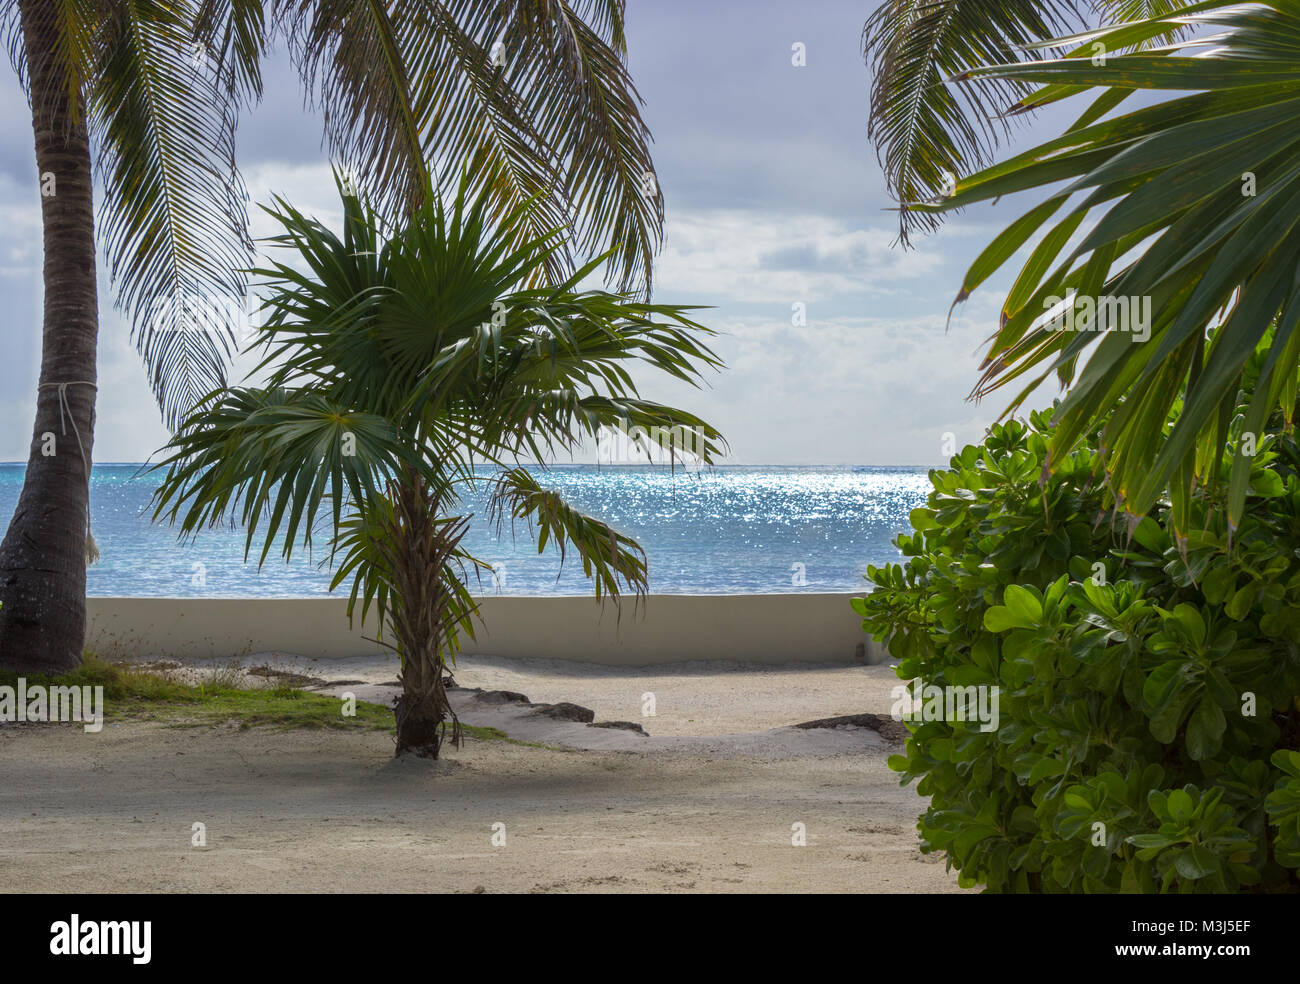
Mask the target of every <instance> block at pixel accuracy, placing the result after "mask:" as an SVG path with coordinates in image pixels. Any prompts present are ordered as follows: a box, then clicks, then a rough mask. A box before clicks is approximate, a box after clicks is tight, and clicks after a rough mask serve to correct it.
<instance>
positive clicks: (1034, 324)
mask: <svg viewBox="0 0 1300 984" xmlns="http://www.w3.org/2000/svg"><path fill="white" fill-rule="evenodd" d="M1192 26H1196V27H1199V28H1201V29H1202V33H1198V34H1196V35H1195V36H1193V37H1192V38H1190V39H1186V40H1183V41H1176V42H1173V43H1171V44H1167V45H1165V46H1162V47H1160V48H1157V49H1155V50H1149V51H1140V52H1132V53H1126V54H1120V55H1117V56H1113V57H1109V58H1107V59H1106V60H1105V63H1104V64H1094V61H1093V59H1091V58H1089V57H1087V54H1088V53H1089V52H1090V51H1093V50H1095V49H1096V46H1097V45H1102V46H1104V47H1105V49H1106V50H1109V51H1112V52H1115V51H1123V50H1124V49H1125V48H1126V47H1128V46H1131V45H1132V44H1134V43H1135V42H1138V41H1141V40H1144V39H1149V38H1153V37H1159V36H1164V35H1167V34H1168V32H1169V31H1170V30H1171V29H1176V28H1186V27H1192ZM1204 32H1209V33H1204ZM1054 44H1055V45H1057V46H1060V47H1062V48H1066V49H1069V52H1068V54H1066V55H1065V56H1062V57H1054V58H1048V59H1044V60H1042V61H1031V62H1023V63H1019V64H1015V65H1011V64H1007V65H999V66H989V67H985V68H980V69H974V70H972V71H971V72H970V73H969V74H970V75H971V76H973V77H984V76H995V77H1006V78H1011V79H1015V80H1017V81H1020V82H1025V83H1040V84H1042V88H1041V89H1039V90H1037V92H1036V94H1035V95H1034V97H1033V99H1034V101H1035V103H1036V104H1038V105H1045V104H1047V103H1049V102H1051V101H1054V100H1057V99H1061V98H1064V97H1065V96H1068V95H1071V94H1074V93H1077V92H1080V91H1086V90H1088V89H1092V88H1101V89H1102V94H1101V95H1100V96H1099V97H1098V99H1097V103H1098V104H1100V105H1101V106H1106V105H1110V104H1113V103H1114V102H1115V101H1116V100H1117V98H1118V96H1119V95H1122V94H1124V93H1128V92H1131V91H1134V90H1138V89H1151V90H1165V91H1176V92H1189V93H1190V94H1188V95H1180V96H1178V97H1176V98H1170V99H1167V100H1165V101H1163V102H1160V103H1158V104H1156V105H1154V106H1151V107H1148V108H1145V109H1140V110H1137V111H1135V112H1130V113H1127V114H1124V115H1121V116H1118V117H1115V118H1111V119H1102V117H1101V114H1099V113H1091V114H1089V115H1090V117H1091V118H1090V119H1087V120H1085V121H1084V122H1083V124H1082V125H1078V126H1075V127H1073V128H1072V129H1071V130H1069V131H1068V132H1067V133H1065V134H1064V135H1063V136H1061V137H1059V138H1057V139H1055V140H1052V141H1049V142H1047V143H1044V144H1042V145H1040V146H1038V147H1035V148H1033V149H1031V150H1028V151H1026V152H1024V153H1022V154H1019V155H1017V156H1015V157H1013V158H1011V159H1010V160H1008V161H1006V162H1004V163H1001V164H998V165H995V166H992V167H989V168H987V169H984V170H982V171H979V172H977V173H975V174H973V175H970V176H969V177H966V178H963V179H962V180H961V181H959V182H958V183H957V186H956V189H955V194H954V195H953V197H952V198H951V199H949V200H946V201H943V202H938V203H931V204H920V205H919V206H918V207H919V208H921V209H922V210H925V211H939V210H945V209H948V208H953V207H960V206H962V205H965V204H969V203H972V202H977V201H983V200H988V199H991V198H995V197H999V196H1002V195H1006V194H1011V193H1014V192H1018V191H1025V190H1031V189H1050V191H1049V192H1048V194H1047V197H1046V198H1045V200H1044V201H1042V202H1041V203H1040V204H1038V205H1036V206H1035V207H1034V208H1032V209H1031V210H1030V211H1029V212H1028V213H1027V214H1025V215H1024V216H1023V217H1022V218H1020V219H1018V220H1017V221H1016V222H1015V223H1013V224H1012V225H1010V226H1009V227H1008V228H1007V230H1006V231H1005V232H1004V233H1002V234H1001V235H1000V236H999V237H998V238H997V239H996V240H995V241H994V242H993V243H992V244H991V245H990V246H989V247H988V248H987V249H986V250H985V251H984V252H983V253H982V254H981V256H980V257H979V258H977V259H976V261H975V263H974V264H973V265H972V267H971V269H970V271H969V272H968V273H967V275H966V280H965V283H964V284H963V286H962V289H961V291H960V293H959V295H958V300H963V299H964V298H965V297H967V296H969V295H970V293H971V292H972V291H973V290H975V289H976V288H977V287H978V286H979V285H980V284H981V283H983V282H984V281H985V280H986V279H987V278H988V277H989V275H990V274H992V273H993V272H994V271H995V270H997V269H998V268H1000V267H1001V266H1002V265H1004V264H1005V263H1006V262H1007V261H1008V260H1010V259H1011V257H1012V256H1013V255H1014V254H1015V253H1016V252H1017V251H1018V250H1019V248H1020V247H1021V246H1022V245H1025V244H1026V243H1027V242H1028V241H1029V240H1030V237H1031V236H1034V235H1035V234H1039V239H1038V242H1037V244H1036V245H1035V246H1034V248H1033V249H1032V250H1031V251H1030V254H1029V257H1028V259H1027V260H1026V261H1025V263H1024V265H1023V268H1022V270H1021V272H1020V274H1019V276H1018V278H1017V280H1016V283H1015V285H1014V287H1013V288H1012V290H1011V293H1010V294H1009V295H1008V297H1007V300H1006V302H1005V305H1004V308H1003V311H1002V319H1001V321H1002V323H1001V326H1000V328H999V330H998V331H997V332H996V334H995V335H994V337H993V339H992V341H991V344H990V346H989V349H988V352H987V355H986V357H985V361H984V369H985V375H984V378H983V380H982V382H981V384H980V386H979V388H978V389H977V391H976V393H977V395H982V394H984V393H988V392H990V391H992V390H994V389H995V388H998V387H1001V386H1005V385H1008V384H1010V383H1012V382H1013V381H1017V380H1019V383H1018V384H1017V385H1018V386H1022V388H1020V389H1018V390H1017V391H1016V396H1015V397H1014V398H1013V402H1012V408H1014V407H1016V406H1019V405H1021V403H1022V402H1023V401H1024V400H1025V399H1026V398H1027V397H1028V395H1029V394H1030V393H1031V392H1032V391H1033V390H1034V389H1035V388H1036V387H1037V386H1038V385H1039V384H1040V383H1041V382H1042V381H1044V380H1046V379H1048V378H1050V376H1052V375H1053V374H1055V375H1056V376H1057V377H1058V379H1059V381H1060V383H1061V385H1062V386H1066V387H1068V389H1069V392H1068V393H1067V395H1066V397H1065V399H1064V401H1063V402H1062V405H1061V408H1060V410H1059V411H1058V419H1059V420H1060V427H1059V430H1058V432H1057V434H1056V436H1055V438H1054V446H1053V456H1054V460H1059V458H1060V456H1061V455H1062V454H1064V453H1066V448H1067V447H1072V446H1073V445H1074V442H1075V441H1076V440H1077V439H1078V437H1079V436H1080V435H1082V434H1085V433H1089V432H1096V431H1097V430H1100V431H1101V435H1102V449H1103V456H1104V461H1103V464H1104V466H1105V470H1106V472H1107V475H1108V479H1109V482H1110V485H1111V489H1112V492H1113V494H1114V497H1115V499H1116V500H1117V501H1118V502H1120V503H1122V504H1123V506H1124V508H1125V509H1127V510H1128V511H1129V512H1130V513H1131V514H1133V515H1134V516H1141V515H1143V514H1144V513H1145V512H1146V511H1147V510H1148V509H1149V508H1150V506H1151V505H1152V503H1153V502H1154V501H1155V500H1156V498H1157V497H1159V496H1161V495H1163V494H1165V492H1166V490H1167V491H1168V494H1169V496H1170V497H1171V500H1172V503H1173V506H1174V516H1175V521H1176V524H1177V528H1178V531H1179V533H1180V535H1183V534H1186V532H1187V530H1188V523H1189V520H1190V515H1191V506H1190V503H1191V497H1192V495H1193V493H1194V492H1195V490H1197V489H1205V488H1206V486H1213V476H1214V474H1215V463H1217V462H1218V461H1219V460H1221V458H1222V455H1223V454H1224V452H1225V451H1229V450H1230V451H1231V452H1232V454H1233V462H1234V463H1233V468H1232V471H1231V475H1230V478H1229V480H1228V482H1227V486H1226V488H1218V487H1211V488H1209V489H1208V491H1209V494H1211V496H1212V497H1213V498H1214V499H1215V501H1216V502H1218V503H1219V504H1220V505H1221V506H1222V507H1223V508H1226V510H1227V515H1228V520H1229V523H1230V524H1231V525H1232V526H1233V527H1234V528H1235V526H1236V523H1237V522H1238V520H1239V519H1240V517H1241V514H1242V508H1243V504H1244V502H1245V499H1246V496H1247V495H1248V494H1249V491H1250V489H1249V479H1250V471H1251V469H1250V459H1251V458H1252V457H1253V456H1254V455H1255V454H1257V453H1258V452H1259V450H1261V446H1262V445H1261V443H1260V440H1261V439H1260V437H1259V436H1260V435H1261V433H1262V431H1263V429H1264V428H1263V424H1264V421H1265V420H1266V418H1267V417H1268V415H1269V414H1270V413H1271V412H1272V411H1273V410H1274V409H1276V408H1279V407H1280V408H1281V409H1282V410H1283V411H1284V413H1285V415H1286V419H1287V420H1288V421H1289V420H1290V419H1291V418H1292V416H1293V414H1294V409H1295V401H1296V388H1297V367H1298V366H1300V237H1297V235H1296V227H1297V225H1300V136H1298V135H1297V134H1296V132H1295V126H1294V121H1295V118H1296V114H1297V112H1300V5H1297V4H1296V3H1294V2H1292V0H1265V2H1264V3H1260V4H1252V5H1249V6H1242V5H1241V4H1233V3H1229V2H1228V0H1210V2H1204V3H1197V4H1194V5H1189V6H1187V7H1185V8H1184V9H1183V10H1182V11H1181V12H1180V13H1177V14H1166V15H1162V16H1158V17H1153V18H1148V19H1146V20H1143V21H1139V22H1136V23H1133V24H1128V25H1122V26H1113V27H1110V28H1104V29H1100V30H1097V31H1092V32H1088V33H1085V34H1081V35H1077V36H1073V37H1066V38H1061V39H1058V40H1057V41H1055V42H1054ZM1131 299H1139V300H1142V301H1144V302H1147V301H1149V303H1150V307H1151V313H1152V316H1151V323H1150V325H1149V326H1148V327H1147V328H1146V329H1144V331H1143V332H1142V335H1137V334H1134V333H1133V332H1132V331H1131V330H1130V331H1124V330H1123V329H1124V328H1125V327H1126V325H1125V323H1124V322H1123V321H1122V316H1123V315H1124V313H1125V311H1126V308H1131V307H1132V305H1131V304H1130V303H1127V302H1129V301H1130V300H1131ZM1076 300H1077V301H1091V302H1093V303H1092V304H1091V308H1092V310H1089V307H1090V306H1089V305H1088V304H1076ZM1061 303H1066V304H1069V305H1074V306H1075V307H1082V310H1081V311H1080V313H1079V315H1077V316H1076V317H1075V322H1076V323H1075V325H1074V330H1073V331H1061V330H1059V329H1060V327H1061V323H1060V315H1061V307H1060V305H1061ZM1270 328H1272V329H1273V330H1272V331H1270ZM1148 333H1149V337H1143V336H1147V335H1148ZM1257 350H1258V351H1259V352H1260V354H1261V355H1262V357H1263V369H1262V372H1261V376H1260V380H1259V382H1258V383H1257V385H1256V388H1255V390H1254V396H1253V398H1252V400H1251V402H1250V404H1249V408H1248V410H1247V412H1246V413H1245V414H1244V415H1241V416H1237V415H1235V412H1234V408H1235V407H1236V406H1237V400H1238V395H1239V391H1240V389H1241V382H1242V373H1243V370H1244V369H1245V367H1246V365H1247V363H1248V362H1249V361H1250V360H1251V358H1252V357H1254V356H1255V355H1256V352H1257ZM1022 384H1023V385H1022ZM1108 414H1109V418H1108V419H1107V415H1108ZM1103 421H1104V429H1103V428H1102V424H1103ZM1171 422H1172V427H1169V428H1168V433H1167V435H1166V429H1167V425H1168V424H1170V423H1171Z"/></svg>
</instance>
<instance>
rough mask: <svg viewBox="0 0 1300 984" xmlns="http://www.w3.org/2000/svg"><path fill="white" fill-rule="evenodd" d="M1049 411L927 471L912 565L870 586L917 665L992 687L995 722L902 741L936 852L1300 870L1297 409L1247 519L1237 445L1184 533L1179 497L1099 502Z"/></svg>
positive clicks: (1106, 873)
mask: <svg viewBox="0 0 1300 984" xmlns="http://www.w3.org/2000/svg"><path fill="white" fill-rule="evenodd" d="M1050 416H1051V411H1050V410H1049V411H1044V412H1042V413H1035V414H1032V415H1031V416H1030V418H1029V420H1028V421H1027V422H1022V421H1019V420H1012V421H1008V422H1007V423H1004V424H1001V425H999V426H995V427H994V428H993V429H992V430H991V431H990V433H989V435H988V437H987V439H986V440H985V442H984V443H983V444H982V445H979V446H969V447H966V448H964V449H963V450H962V451H961V453H960V454H958V455H957V456H956V457H954V458H953V459H952V461H951V465H950V467H949V468H948V469H947V470H939V471H933V472H931V475H930V479H931V482H932V484H933V486H934V491H933V492H932V493H931V494H930V496H929V497H928V499H927V502H926V504H925V506H923V507H922V508H919V509H916V510H915V511H914V512H913V513H912V514H911V522H912V526H913V532H912V533H911V534H908V535H903V536H900V537H899V538H898V540H897V541H896V543H897V545H898V546H899V548H900V549H901V551H902V552H903V554H904V556H905V558H906V562H905V563H902V564H890V565H887V566H884V567H871V568H869V570H868V580H870V581H871V582H873V584H874V585H875V590H874V591H873V592H872V593H871V594H869V595H868V596H867V597H865V598H860V599H855V601H854V607H855V609H856V610H857V611H858V612H859V613H860V614H861V615H862V616H863V617H864V622H863V624H864V627H865V628H866V630H867V631H868V632H869V633H871V634H872V635H873V636H874V637H875V638H876V639H878V640H880V641H883V642H886V643H887V645H888V648H889V652H890V653H891V655H892V656H893V657H895V658H896V659H897V660H898V670H897V672H898V676H899V677H900V678H902V679H903V680H907V681H912V680H916V679H920V680H921V681H923V682H924V683H925V684H927V685H929V684H937V685H939V686H951V687H970V686H981V685H982V686H989V687H992V686H996V687H998V688H999V699H1000V708H1001V715H1000V726H999V727H998V728H997V729H996V730H995V731H990V732H981V731H980V730H979V729H980V725H979V724H978V723H976V722H974V721H968V722H963V721H954V720H937V721H936V720H920V719H919V716H913V718H912V719H911V721H910V723H909V728H910V730H911V731H912V736H911V738H910V739H909V740H908V742H907V746H906V753H905V754H903V755H895V756H893V757H891V759H890V766H891V767H892V768H893V769H895V770H896V771H898V772H900V773H902V781H903V782H904V783H907V782H910V781H912V780H914V779H918V780H919V782H918V783H917V786H916V789H917V792H918V793H920V794H922V795H923V796H927V797H929V805H928V808H927V809H926V810H925V812H924V813H923V814H922V816H921V817H920V820H919V822H918V825H917V826H918V830H919V832H920V835H921V841H922V844H921V849H922V851H924V852H927V853H928V852H932V851H941V852H944V853H945V854H946V856H947V861H948V864H949V866H950V868H955V869H956V870H957V871H958V872H959V877H960V881H961V883H962V884H963V885H964V886H967V887H972V886H976V885H982V886H984V887H985V889H986V890H988V891H994V892H1009V891H1011V892H1119V891H1123V892H1156V891H1171V892H1225V891H1227V892H1235V891H1266V892H1272V891H1297V890H1300V878H1298V877H1297V869H1298V868H1300V752H1298V751H1297V750H1296V749H1297V748H1298V747H1300V703H1298V701H1297V696H1296V695H1297V694H1300V478H1298V474H1297V473H1298V472H1300V450H1298V449H1297V446H1296V443H1295V441H1294V439H1293V435H1292V433H1291V428H1290V426H1284V424H1285V423H1286V422H1285V421H1284V419H1283V417H1282V415H1281V413H1277V414H1275V417H1274V420H1273V421H1272V424H1273V425H1274V426H1271V428H1270V431H1269V433H1268V434H1267V435H1264V436H1262V438H1261V440H1260V442H1259V449H1258V453H1257V455H1256V456H1255V458H1254V459H1253V460H1252V462H1251V468H1252V471H1251V476H1250V494H1249V496H1248V499H1247V507H1246V512H1245V514H1244V516H1243V517H1242V520H1241V522H1240V524H1239V527H1238V528H1237V529H1236V530H1235V531H1230V530H1229V527H1228V522H1227V518H1226V512H1225V510H1224V509H1222V508H1214V507H1215V506H1217V505H1220V503H1218V502H1216V497H1219V496H1221V495H1222V493H1221V491H1220V486H1226V485H1227V477H1228V470H1229V469H1228V458H1227V457H1226V456H1225V457H1224V464H1223V468H1222V479H1223V480H1222V481H1221V482H1209V483H1207V484H1206V487H1205V488H1203V489H1202V491H1201V492H1200V493H1199V495H1198V497H1197V499H1196V501H1195V502H1194V504H1193V519H1194V522H1193V523H1192V524H1191V525H1190V527H1189V531H1188V532H1187V533H1186V535H1185V537H1183V538H1180V537H1178V536H1176V535H1175V532H1174V527H1173V522H1172V519H1171V515H1170V506H1169V505H1168V504H1167V503H1165V504H1162V505H1157V506H1156V507H1155V508H1154V509H1153V510H1152V511H1151V512H1150V513H1149V514H1148V515H1146V516H1145V517H1142V518H1141V520H1140V521H1138V522H1136V523H1134V522H1133V521H1132V520H1131V519H1129V518H1128V517H1125V516H1124V515H1123V514H1122V513H1116V512H1115V511H1113V510H1112V509H1110V508H1108V507H1107V505H1106V502H1107V496H1106V492H1105V488H1104V487H1103V486H1102V485H1100V484H1099V483H1098V482H1097V481H1095V479H1094V476H1096V475H1098V474H1100V473H1101V472H1100V469H1099V468H1098V465H1099V457H1098V455H1099V451H1098V448H1097V447H1096V446H1095V444H1082V445H1080V446H1079V447H1078V448H1077V449H1076V450H1075V451H1074V453H1073V454H1071V455H1070V456H1069V457H1068V458H1067V459H1066V460H1064V461H1061V462H1060V463H1059V464H1058V465H1057V466H1056V467H1055V469H1054V470H1053V471H1052V472H1050V473H1048V472H1047V471H1046V470H1045V463H1046V460H1047V449H1048V441H1049V435H1050V431H1051V421H1050ZM1233 426H1234V428H1236V430H1238V431H1239V429H1240V417H1238V419H1237V420H1236V421H1235V422H1234V425H1233ZM1239 436H1240V435H1239V434H1237V433H1235V432H1234V434H1233V439H1234V440H1236V439H1238V438H1239Z"/></svg>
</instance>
